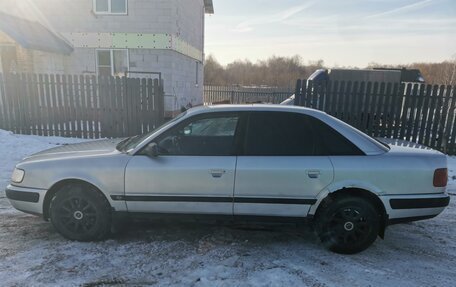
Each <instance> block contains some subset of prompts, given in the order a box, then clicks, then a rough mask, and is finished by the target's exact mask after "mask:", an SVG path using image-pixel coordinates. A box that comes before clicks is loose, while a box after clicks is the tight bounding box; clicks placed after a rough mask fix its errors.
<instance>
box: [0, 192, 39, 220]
mask: <svg viewBox="0 0 456 287" xmlns="http://www.w3.org/2000/svg"><path fill="white" fill-rule="evenodd" d="M5 193H6V197H7V198H8V200H9V201H10V203H11V205H12V206H13V207H14V208H16V209H17V210H20V211H23V212H26V213H30V214H35V215H41V214H43V201H44V196H45V194H46V190H45V189H35V188H24V187H18V186H13V185H8V186H7V188H6V191H5Z"/></svg>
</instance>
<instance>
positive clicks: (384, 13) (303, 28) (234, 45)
mask: <svg viewBox="0 0 456 287" xmlns="http://www.w3.org/2000/svg"><path fill="white" fill-rule="evenodd" d="M214 6H215V14H214V15H210V16H208V17H207V18H206V55H209V54H212V55H213V56H215V57H216V58H217V59H218V60H219V62H221V63H222V64H227V63H229V62H232V61H233V60H236V59H249V60H251V61H253V62H255V61H257V60H258V59H266V58H268V57H270V56H272V55H276V56H292V55H296V54H298V55H300V56H301V57H302V58H303V60H304V61H309V60H318V59H323V60H324V61H325V64H326V65H327V66H337V65H339V66H358V67H364V66H366V65H367V64H368V63H369V62H380V63H384V64H406V63H410V62H434V61H443V60H448V59H451V58H452V57H453V56H456V0H320V1H318V0H248V1H246V0H214Z"/></svg>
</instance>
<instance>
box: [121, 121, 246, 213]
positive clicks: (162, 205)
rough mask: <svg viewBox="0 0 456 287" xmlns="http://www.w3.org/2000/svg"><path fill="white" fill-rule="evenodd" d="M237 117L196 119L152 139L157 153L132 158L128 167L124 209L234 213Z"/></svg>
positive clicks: (162, 211)
mask: <svg viewBox="0 0 456 287" xmlns="http://www.w3.org/2000/svg"><path fill="white" fill-rule="evenodd" d="M239 119H240V116H239V115H238V114H236V113H223V114H222V113H210V114H206V115H203V116H196V117H193V118H191V119H189V120H185V121H184V122H183V123H180V124H178V125H177V126H176V127H173V128H171V129H170V130H168V131H166V132H164V133H163V134H162V135H160V136H159V137H158V138H157V139H154V140H153V141H152V142H151V143H150V144H154V143H155V144H157V145H158V151H159V155H158V156H156V157H151V156H147V155H135V156H134V157H133V158H132V159H131V160H130V162H129V163H128V165H127V167H126V171H125V195H126V197H125V198H126V202H127V207H128V210H129V211H131V212H152V213H184V214H185V213H188V214H195V213H196V214H225V215H232V214H233V188H234V175H235V167H236V156H235V155H234V141H235V136H236V130H237V127H238V125H239Z"/></svg>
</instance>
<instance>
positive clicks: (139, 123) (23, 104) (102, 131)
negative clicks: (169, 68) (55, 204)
mask: <svg viewBox="0 0 456 287" xmlns="http://www.w3.org/2000/svg"><path fill="white" fill-rule="evenodd" d="M163 118H164V100H163V83H162V82H160V81H159V80H151V79H134V78H125V77H123V78H119V77H95V76H82V75H81V76H75V75H46V74H3V75H2V74H0V128H1V129H6V130H10V131H13V132H15V133H18V134H33V135H43V136H64V137H79V138H92V139H96V138H111V137H125V136H131V135H135V134H140V133H145V132H148V131H150V130H152V129H154V128H155V127H156V126H157V125H160V124H161V123H162V122H163Z"/></svg>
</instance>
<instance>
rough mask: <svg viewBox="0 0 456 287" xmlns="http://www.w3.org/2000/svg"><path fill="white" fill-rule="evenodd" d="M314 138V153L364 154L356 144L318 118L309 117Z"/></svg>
mask: <svg viewBox="0 0 456 287" xmlns="http://www.w3.org/2000/svg"><path fill="white" fill-rule="evenodd" d="M309 122H310V125H311V127H312V130H313V132H314V134H315V138H316V142H317V144H316V148H315V154H316V155H331V156H342V155H365V154H364V153H363V152H362V151H361V150H360V149H359V148H358V147H357V146H356V145H354V144H353V143H352V142H350V141H349V140H348V139H347V138H345V137H344V136H343V135H341V134H340V133H339V132H337V131H336V130H335V129H333V128H332V127H330V126H328V125H327V124H326V123H324V122H322V121H320V120H319V119H316V118H313V117H309Z"/></svg>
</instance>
